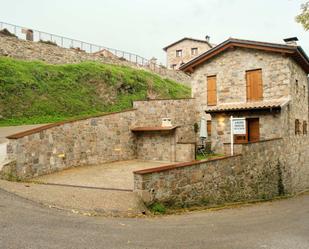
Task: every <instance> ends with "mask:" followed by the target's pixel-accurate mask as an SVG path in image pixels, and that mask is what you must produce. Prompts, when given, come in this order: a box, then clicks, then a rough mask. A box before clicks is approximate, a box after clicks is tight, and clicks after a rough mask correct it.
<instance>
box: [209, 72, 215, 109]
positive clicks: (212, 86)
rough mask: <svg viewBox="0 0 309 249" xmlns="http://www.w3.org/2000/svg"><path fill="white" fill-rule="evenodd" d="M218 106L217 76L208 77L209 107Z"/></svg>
mask: <svg viewBox="0 0 309 249" xmlns="http://www.w3.org/2000/svg"><path fill="white" fill-rule="evenodd" d="M216 104H217V78H216V76H208V77H207V105H216Z"/></svg>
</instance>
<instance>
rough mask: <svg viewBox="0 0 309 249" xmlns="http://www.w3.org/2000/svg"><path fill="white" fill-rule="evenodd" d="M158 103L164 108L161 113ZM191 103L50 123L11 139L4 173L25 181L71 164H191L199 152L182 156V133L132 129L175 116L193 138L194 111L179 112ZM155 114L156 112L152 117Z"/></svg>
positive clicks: (142, 105) (143, 105) (147, 105)
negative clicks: (179, 141) (178, 143)
mask: <svg viewBox="0 0 309 249" xmlns="http://www.w3.org/2000/svg"><path fill="white" fill-rule="evenodd" d="M158 103H161V104H163V105H164V107H165V108H163V109H162V111H161V112H159V105H158ZM192 103H193V100H192V99H179V100H157V101H154V100H152V101H138V102H135V103H134V106H136V107H137V109H132V110H128V111H123V112H119V113H110V114H105V115H101V116H97V117H91V118H87V119H83V120H76V121H71V122H61V123H55V124H50V125H46V126H43V127H39V128H36V129H32V130H28V131H25V132H22V133H19V134H15V135H12V136H9V137H8V139H9V143H8V145H7V156H8V161H7V163H9V164H8V165H6V166H5V167H4V169H5V172H6V173H5V174H7V172H9V174H10V175H12V176H13V177H14V178H20V179H23V178H31V177H35V176H38V175H43V174H48V173H52V172H55V171H59V170H63V169H65V168H69V167H73V166H81V165H92V164H100V163H104V162H109V161H118V160H131V159H136V158H140V159H146V160H164V161H171V162H174V161H183V160H185V161H191V160H193V159H194V156H195V151H194V150H192V148H191V147H189V150H188V151H186V153H182V152H181V151H183V149H184V148H183V147H181V146H176V136H177V134H178V131H175V130H173V131H172V132H169V133H168V136H165V135H164V134H165V133H164V132H162V131H161V132H160V133H159V134H157V133H148V132H146V133H144V132H142V133H134V132H132V131H131V129H132V128H135V127H138V126H155V125H157V126H160V125H161V118H162V117H166V114H172V116H171V117H172V118H173V119H174V121H175V122H176V123H179V124H182V123H183V124H185V125H186V126H185V127H184V128H183V130H184V131H186V130H191V133H190V134H191V136H192V137H191V138H190V137H189V135H188V134H184V135H186V137H187V138H188V139H189V138H190V140H194V139H195V133H194V132H192V130H193V126H194V122H195V116H194V114H192V113H194V112H193V111H192V112H191V113H189V112H188V111H181V110H182V109H184V110H185V109H186V108H187V107H188V106H191V105H192ZM152 106H153V107H152ZM152 111H154V112H155V113H156V114H155V115H153V112H152ZM165 112H166V113H165ZM178 129H181V127H179V128H177V130H178ZM154 134H156V135H155V136H154ZM179 134H182V133H179ZM190 146H192V145H190ZM177 150H179V151H178V152H177ZM177 155H178V156H179V159H178V158H177ZM12 162H15V163H12ZM14 165H15V166H14ZM2 173H3V172H2ZM0 175H1V172H0ZM4 177H5V176H3V174H2V178H4Z"/></svg>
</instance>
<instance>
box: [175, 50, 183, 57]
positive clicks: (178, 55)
mask: <svg viewBox="0 0 309 249" xmlns="http://www.w3.org/2000/svg"><path fill="white" fill-rule="evenodd" d="M181 56H182V50H181V49H179V50H176V57H181Z"/></svg>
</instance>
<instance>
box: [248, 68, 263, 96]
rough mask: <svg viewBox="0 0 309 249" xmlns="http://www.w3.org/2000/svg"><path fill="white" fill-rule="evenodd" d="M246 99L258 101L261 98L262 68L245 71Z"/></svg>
mask: <svg viewBox="0 0 309 249" xmlns="http://www.w3.org/2000/svg"><path fill="white" fill-rule="evenodd" d="M246 81H247V100H248V101H259V100H262V99H263V81H262V70H261V69H257V70H251V71H247V72H246Z"/></svg>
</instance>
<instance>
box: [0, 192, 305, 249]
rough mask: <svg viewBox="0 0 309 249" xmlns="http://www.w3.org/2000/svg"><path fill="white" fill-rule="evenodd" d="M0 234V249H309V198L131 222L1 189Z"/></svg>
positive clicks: (132, 220)
mask: <svg viewBox="0 0 309 249" xmlns="http://www.w3.org/2000/svg"><path fill="white" fill-rule="evenodd" d="M42 194H43V193H42ZM0 231H1V232H0V248H5V249H37V248H44V249H63V248H66V249H85V248H87V249H95V248H100V249H101V248H108V249H109V248H111V249H120V248H126V249H146V248H148V249H157V248H159V249H169V248H170V249H172V248H175V249H199V248H201V249H205V248H206V249H208V248H209V249H308V248H309V236H308V235H309V195H303V196H299V197H297V198H292V199H288V200H282V201H275V202H268V203H262V204H256V205H253V206H249V207H242V208H234V209H227V210H221V211H215V212H214V211H203V212H195V213H191V214H184V215H175V216H168V217H158V218H142V219H128V218H102V217H86V216H79V215H74V214H73V213H69V212H61V211H57V210H55V209H48V208H42V207H41V206H40V205H37V204H34V203H33V202H29V201H25V200H24V199H21V198H18V197H16V196H14V195H12V194H8V193H6V192H4V191H1V189H0Z"/></svg>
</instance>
